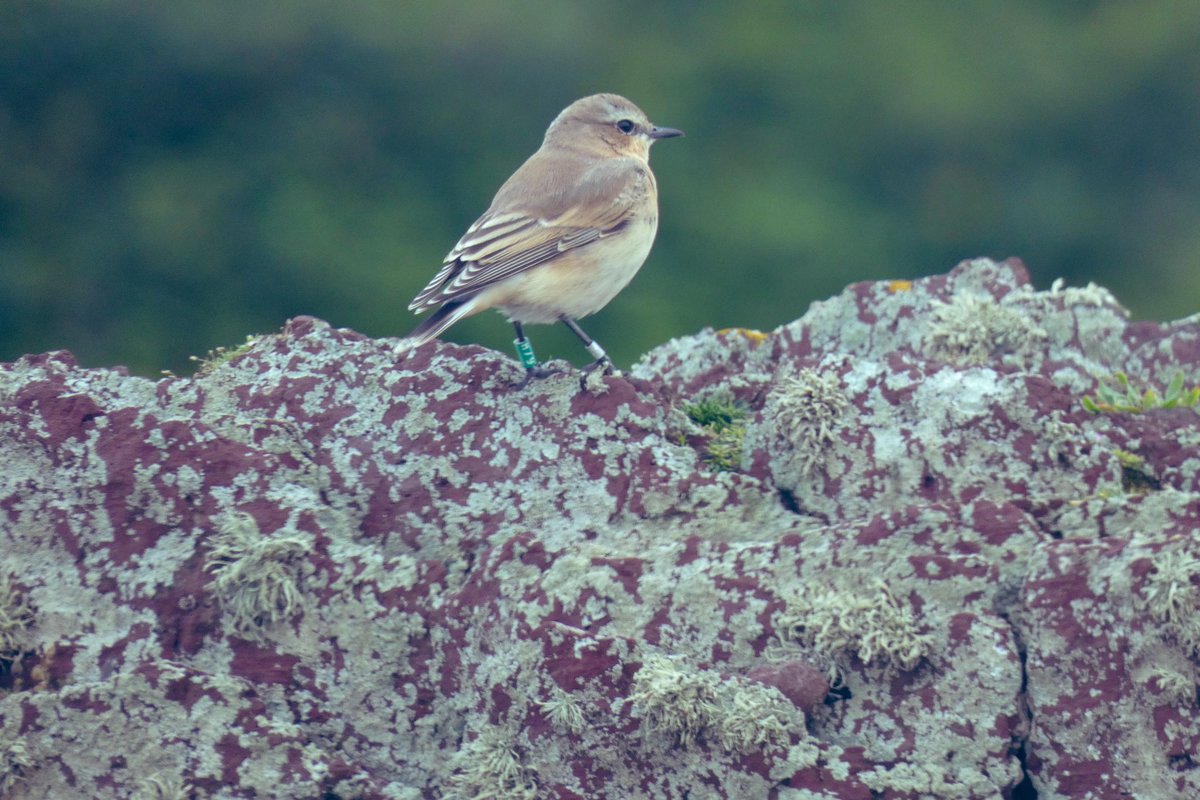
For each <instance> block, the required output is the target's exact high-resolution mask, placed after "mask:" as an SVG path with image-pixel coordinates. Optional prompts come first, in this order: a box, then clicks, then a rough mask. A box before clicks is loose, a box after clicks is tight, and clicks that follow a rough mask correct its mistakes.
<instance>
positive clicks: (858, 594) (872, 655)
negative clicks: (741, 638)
mask: <svg viewBox="0 0 1200 800" xmlns="http://www.w3.org/2000/svg"><path fill="white" fill-rule="evenodd" d="M868 587H869V584H866V585H864V586H861V587H860V586H855V587H853V588H821V589H812V590H810V591H807V592H805V593H803V594H801V595H798V596H796V597H793V598H792V599H791V600H789V601H788V603H787V607H786V609H785V610H784V611H783V612H781V613H780V614H779V616H778V617H777V618H776V625H777V628H778V629H779V630H780V631H781V634H780V637H781V638H782V639H784V640H785V641H792V642H795V643H797V644H800V645H802V646H804V647H806V648H810V649H811V650H812V651H813V652H814V654H815V655H816V656H817V657H818V659H820V660H821V661H823V662H825V663H826V664H827V667H826V670H827V675H828V678H829V681H830V683H831V684H833V685H836V684H837V683H839V682H840V675H841V673H842V672H843V671H844V670H845V668H846V659H847V657H849V656H851V655H853V656H856V657H858V659H859V660H860V661H862V663H863V664H873V663H882V664H886V665H888V666H891V667H895V668H898V669H901V670H911V669H914V668H915V667H916V666H917V664H918V663H920V661H921V659H923V658H925V657H926V656H927V655H928V654H929V649H930V645H931V641H930V638H929V636H928V635H926V634H922V633H921V632H920V630H919V629H918V627H917V623H916V619H915V617H914V615H913V613H912V610H911V609H910V608H908V607H907V606H902V605H900V603H899V602H898V601H897V600H896V598H895V597H894V596H893V595H892V593H891V590H890V589H888V587H887V586H886V585H885V584H884V583H883V582H882V581H877V582H876V583H875V586H874V591H872V590H871V589H870V588H868Z"/></svg>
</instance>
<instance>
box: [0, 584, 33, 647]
mask: <svg viewBox="0 0 1200 800" xmlns="http://www.w3.org/2000/svg"><path fill="white" fill-rule="evenodd" d="M32 622H33V612H32V611H31V610H30V609H29V606H28V605H27V604H26V603H25V601H24V599H23V598H22V597H20V596H19V595H18V594H17V592H16V590H15V589H14V588H13V587H12V584H11V583H9V581H8V579H7V578H0V662H3V661H13V660H15V658H16V657H17V656H18V655H19V654H20V653H21V652H22V651H23V649H24V647H25V634H26V632H27V631H28V629H29V625H30V624H31V623H32Z"/></svg>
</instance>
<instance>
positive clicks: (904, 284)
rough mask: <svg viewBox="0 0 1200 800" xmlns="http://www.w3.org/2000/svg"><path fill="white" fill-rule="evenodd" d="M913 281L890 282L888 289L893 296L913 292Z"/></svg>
mask: <svg viewBox="0 0 1200 800" xmlns="http://www.w3.org/2000/svg"><path fill="white" fill-rule="evenodd" d="M912 285H913V283H912V281H889V282H888V285H887V288H888V291H889V292H891V293H892V294H897V293H898V292H908V291H912Z"/></svg>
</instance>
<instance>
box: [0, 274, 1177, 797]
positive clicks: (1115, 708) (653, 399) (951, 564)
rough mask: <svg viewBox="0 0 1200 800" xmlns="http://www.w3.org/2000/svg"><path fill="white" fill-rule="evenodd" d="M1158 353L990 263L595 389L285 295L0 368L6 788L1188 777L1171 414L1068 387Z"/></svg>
mask: <svg viewBox="0 0 1200 800" xmlns="http://www.w3.org/2000/svg"><path fill="white" fill-rule="evenodd" d="M1177 369H1182V370H1184V371H1185V373H1186V375H1187V376H1188V378H1189V382H1190V383H1196V382H1198V381H1200V321H1198V320H1197V319H1196V318H1191V319H1189V320H1183V321H1180V322H1177V323H1169V324H1156V323H1144V322H1139V323H1130V322H1129V321H1128V320H1127V315H1126V314H1125V312H1124V310H1123V309H1121V308H1120V306H1118V305H1117V304H1116V302H1115V301H1114V300H1113V299H1112V298H1111V296H1109V295H1108V294H1107V292H1105V291H1104V290H1103V289H1099V288H1096V287H1089V288H1087V289H1060V288H1055V289H1053V290H1051V291H1047V292H1035V291H1033V290H1032V289H1031V288H1030V287H1029V285H1028V278H1027V276H1026V274H1025V271H1024V268H1023V267H1022V266H1021V265H1020V264H1019V263H1018V262H1004V263H1001V264H996V263H993V262H989V261H975V262H966V263H964V264H962V265H960V266H959V267H957V268H956V269H955V270H954V271H952V272H951V273H949V274H947V275H943V276H936V277H932V278H928V279H923V280H918V281H913V282H911V283H910V282H907V281H896V282H891V283H864V284H858V285H855V286H852V287H850V288H848V289H847V290H846V291H845V292H844V293H843V294H842V295H840V296H839V297H836V298H833V299H831V300H829V301H826V302H823V303H818V304H815V305H814V306H813V307H812V308H811V309H810V310H809V312H808V313H807V314H806V315H805V316H804V317H802V318H801V319H799V320H797V321H796V322H794V323H792V324H790V325H786V326H783V327H782V328H780V329H778V330H776V331H772V332H770V333H769V334H766V335H763V334H758V333H756V332H749V331H740V330H734V331H722V332H712V331H705V332H702V333H700V334H697V335H695V336H691V337H687V338H684V339H680V340H676V341H673V342H670V343H668V344H666V345H663V346H662V347H660V348H658V349H656V350H654V351H653V352H651V353H650V354H648V355H647V356H646V357H645V358H644V359H643V360H642V361H641V362H640V363H639V364H638V365H636V366H635V367H634V369H633V370H632V371H631V373H630V376H629V377H613V378H608V379H604V380H601V381H594V382H593V383H592V384H591V385H590V387H589V388H588V389H587V390H584V389H581V387H580V385H579V382H578V380H577V378H576V377H575V376H573V375H570V374H566V375H561V376H558V377H553V378H549V379H546V380H543V381H539V382H535V383H533V384H531V385H530V386H528V387H526V388H524V389H520V390H517V389H514V388H513V386H512V384H513V383H514V382H516V381H517V380H519V378H520V377H521V370H520V368H519V367H518V365H517V364H516V363H515V362H513V361H512V360H510V359H508V358H505V357H504V356H501V355H499V354H495V353H491V352H489V351H486V350H484V349H481V348H478V347H459V346H455V345H450V344H442V343H438V344H434V345H431V346H427V347H423V348H421V349H419V350H417V351H415V352H414V353H412V354H411V355H410V356H409V357H408V358H407V359H406V360H404V361H402V362H400V363H397V362H396V361H395V359H394V358H393V356H392V355H391V353H390V350H389V347H388V343H387V342H378V341H372V340H370V339H367V338H365V337H362V336H359V335H357V334H355V333H352V332H349V331H341V330H334V329H332V328H330V327H329V326H327V325H326V324H325V323H322V322H319V321H317V320H313V319H307V318H300V319H296V320H293V321H291V322H290V323H288V325H287V326H286V327H285V328H284V330H283V331H282V332H281V333H280V334H279V335H277V336H272V337H265V338H262V339H260V340H258V341H257V342H255V343H254V344H253V346H252V347H250V348H249V350H248V351H247V352H245V353H241V354H239V355H237V356H236V357H234V358H232V359H231V360H229V361H228V362H227V363H224V364H221V365H218V366H215V367H214V368H213V369H212V370H211V371H210V372H208V374H205V375H203V376H200V377H196V378H164V379H162V380H158V381H150V380H147V379H143V378H137V377H130V376H128V375H125V374H123V373H122V372H120V371H114V370H96V369H83V368H80V367H79V366H78V365H77V364H76V363H75V362H74V360H73V359H72V358H71V356H70V355H69V354H66V353H61V352H60V353H51V354H47V355H40V356H29V357H26V358H23V359H20V360H18V361H17V362H15V363H12V364H6V365H0V465H2V467H0V554H2V561H0V797H4V798H44V797H54V798H76V797H79V798H91V797H222V798H224V797H229V798H252V797H257V798H264V797H272V798H276V797H277V798H313V797H324V798H346V799H347V800H348V799H349V798H404V799H406V800H415V799H416V798H443V797H445V798H451V797H468V798H471V797H498V798H508V797H513V798H522V797H539V798H540V797H549V798H604V797H612V798H643V797H645V798H681V797H690V798H692V799H693V800H695V799H696V798H701V797H704V798H708V797H711V798H725V797H728V798H760V797H761V798H779V799H780V800H786V799H788V798H792V799H795V800H798V799H799V798H813V797H825V798H872V797H883V798H919V797H921V798H925V797H937V798H943V797H944V798H964V799H969V798H994V797H997V796H1003V797H1009V798H1032V797H1035V796H1036V797H1039V798H1109V797H1119V796H1135V797H1189V796H1200V769H1197V764H1200V754H1198V753H1197V739H1198V737H1200V722H1198V721H1197V720H1198V714H1197V709H1196V702H1197V696H1196V665H1197V655H1198V653H1197V650H1198V646H1200V623H1197V622H1195V620H1196V619H1200V536H1198V534H1197V525H1198V522H1200V414H1197V412H1196V411H1195V410H1192V409H1181V408H1177V409H1156V410H1150V411H1147V412H1145V413H1140V414H1130V413H1124V414H1103V415H1093V414H1090V413H1088V412H1086V411H1085V410H1083V408H1082V407H1081V405H1080V399H1081V398H1082V397H1083V396H1084V395H1089V394H1094V393H1095V391H1096V387H1097V385H1098V383H1099V382H1100V381H1101V380H1103V379H1105V378H1106V376H1109V375H1111V374H1112V373H1113V372H1115V371H1117V370H1121V371H1124V372H1125V373H1127V374H1128V375H1129V376H1130V379H1131V381H1132V382H1133V383H1134V384H1135V385H1137V386H1139V387H1151V386H1152V387H1154V388H1156V389H1160V390H1161V388H1162V387H1164V386H1165V385H1166V384H1167V383H1168V381H1169V380H1170V378H1171V376H1172V374H1173V373H1174V371H1175V370H1177ZM722 394H724V395H727V396H729V397H731V398H734V399H736V400H737V401H738V402H739V403H740V404H741V405H742V407H743V408H744V409H745V410H746V412H747V419H746V420H745V423H744V425H745V435H744V440H743V442H742V445H741V451H740V468H739V469H736V470H734V471H727V472H714V471H712V469H711V467H710V465H709V464H708V462H707V460H706V457H705V455H706V452H705V451H706V447H707V444H708V441H709V436H708V434H706V432H705V431H703V430H701V429H699V428H698V427H697V426H696V425H694V424H693V423H692V422H691V421H690V420H689V419H688V417H687V416H686V415H685V414H684V413H683V411H682V409H683V408H684V407H685V406H686V405H687V404H689V403H691V402H694V401H696V400H697V399H703V398H705V397H708V396H717V395H722ZM735 442H736V440H735ZM1118 451H1120V452H1121V453H1122V454H1125V455H1123V456H1122V457H1123V458H1125V462H1124V464H1123V462H1122V460H1121V458H1119V457H1118ZM1128 454H1132V455H1134V456H1135V457H1136V458H1138V459H1140V461H1135V462H1130V461H1129V458H1128ZM734 460H735V461H737V460H738V459H737V451H736V446H735V449H734ZM1131 463H1133V464H1134V466H1133V467H1132V468H1131V467H1130V464H1131ZM1131 469H1132V472H1131ZM1193 612H1195V613H1193ZM6 621H7V622H6ZM6 626H7V627H6ZM830 679H832V685H833V688H832V689H829V688H828V687H829V685H830V684H829V683H828V682H827V681H829V680H830Z"/></svg>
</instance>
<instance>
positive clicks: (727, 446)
mask: <svg viewBox="0 0 1200 800" xmlns="http://www.w3.org/2000/svg"><path fill="white" fill-rule="evenodd" d="M683 413H685V414H687V416H688V419H690V420H691V421H692V422H694V423H695V424H696V425H698V426H699V427H700V429H701V430H702V431H704V434H705V436H706V437H708V445H707V447H706V448H705V452H704V463H705V464H706V465H707V466H708V468H709V469H711V470H712V471H714V472H731V471H733V470H736V469H738V468H739V467H740V466H741V463H742V441H743V440H744V439H745V438H746V425H745V420H746V417H747V412H746V409H745V408H744V407H743V406H742V405H741V404H739V403H738V402H737V401H736V400H734V399H733V397H731V396H729V395H712V396H710V397H707V398H704V399H702V400H697V401H696V402H694V403H687V404H685V405H684V406H683Z"/></svg>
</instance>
